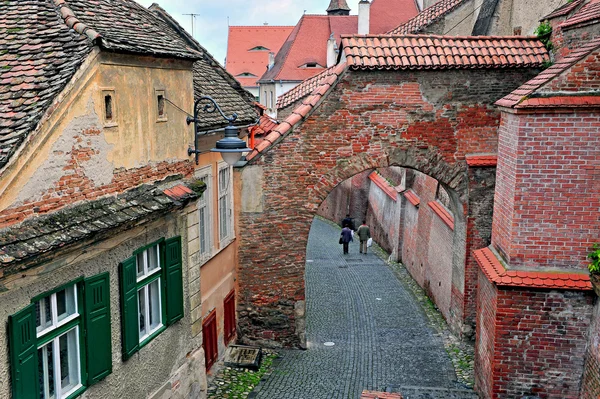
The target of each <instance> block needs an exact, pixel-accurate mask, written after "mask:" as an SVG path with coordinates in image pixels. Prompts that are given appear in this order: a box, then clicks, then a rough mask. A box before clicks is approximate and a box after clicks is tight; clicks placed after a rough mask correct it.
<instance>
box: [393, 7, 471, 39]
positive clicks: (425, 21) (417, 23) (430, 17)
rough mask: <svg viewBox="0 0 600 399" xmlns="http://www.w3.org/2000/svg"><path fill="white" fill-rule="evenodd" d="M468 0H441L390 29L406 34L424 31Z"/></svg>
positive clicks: (396, 33)
mask: <svg viewBox="0 0 600 399" xmlns="http://www.w3.org/2000/svg"><path fill="white" fill-rule="evenodd" d="M466 1H468V0H441V1H438V2H437V3H435V4H434V5H432V6H430V7H427V8H426V9H424V10H423V11H421V12H420V13H418V14H417V15H416V16H414V17H413V18H411V19H409V20H408V21H406V22H405V23H403V24H401V25H400V26H398V27H396V28H394V29H392V30H390V31H389V32H388V33H389V34H391V35H406V34H411V33H419V32H422V31H423V30H424V29H425V28H427V27H428V26H429V25H431V24H433V23H434V22H436V21H438V20H439V19H440V18H442V17H443V16H445V15H446V14H448V13H450V12H451V11H452V10H454V9H455V8H457V7H458V6H460V5H461V4H463V3H465V2H466Z"/></svg>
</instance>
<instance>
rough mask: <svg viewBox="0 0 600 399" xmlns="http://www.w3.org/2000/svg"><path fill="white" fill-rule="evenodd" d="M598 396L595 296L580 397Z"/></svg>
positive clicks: (599, 317) (599, 336) (599, 330)
mask: <svg viewBox="0 0 600 399" xmlns="http://www.w3.org/2000/svg"><path fill="white" fill-rule="evenodd" d="M599 396H600V301H598V299H597V298H596V303H595V304H594V310H593V313H592V321H591V323H590V331H589V339H588V342H587V352H586V355H585V370H584V374H583V381H582V388H581V398H582V399H597V398H598V397H599Z"/></svg>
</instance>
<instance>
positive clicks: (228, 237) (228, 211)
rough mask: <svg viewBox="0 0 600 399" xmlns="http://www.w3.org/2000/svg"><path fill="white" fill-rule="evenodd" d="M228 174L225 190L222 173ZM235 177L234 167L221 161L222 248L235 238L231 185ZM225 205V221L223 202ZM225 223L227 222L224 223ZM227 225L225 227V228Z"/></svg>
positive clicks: (219, 195)
mask: <svg viewBox="0 0 600 399" xmlns="http://www.w3.org/2000/svg"><path fill="white" fill-rule="evenodd" d="M225 170H226V171H227V172H225V175H226V176H227V179H226V186H224V190H223V188H222V187H221V173H222V172H223V171H225ZM232 179H233V167H232V166H231V165H229V164H227V163H226V162H219V167H218V174H217V189H218V201H217V204H218V217H219V246H220V248H221V249H222V248H224V247H225V246H227V245H228V244H229V243H230V242H231V241H232V240H233V239H234V238H235V233H234V225H233V196H232V193H231V191H232V190H231V185H232ZM222 201H223V204H224V205H225V210H224V213H225V221H223V214H222V209H221V206H222V205H221V204H222ZM223 223H225V224H223ZM223 227H225V229H223ZM223 230H225V234H223V233H224V232H223Z"/></svg>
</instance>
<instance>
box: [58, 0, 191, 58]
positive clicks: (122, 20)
mask: <svg viewBox="0 0 600 399" xmlns="http://www.w3.org/2000/svg"><path fill="white" fill-rule="evenodd" d="M46 1H48V0H46ZM54 3H56V5H57V6H58V8H59V10H60V12H61V14H62V16H63V18H64V19H65V22H66V23H67V24H69V23H70V20H71V19H73V18H75V19H77V20H78V21H79V23H80V24H83V25H85V26H88V27H89V28H91V29H93V30H94V31H96V32H98V34H99V35H100V38H99V40H100V41H99V44H100V46H101V47H102V48H104V49H106V50H110V51H115V52H125V53H141V54H148V55H154V56H162V57H169V58H173V57H175V58H189V59H196V58H198V57H199V56H200V55H199V54H198V52H197V51H195V50H194V49H193V48H192V47H190V46H189V45H188V43H187V42H186V41H185V40H182V38H181V37H180V36H179V35H178V34H177V33H176V32H175V31H173V29H171V27H169V26H168V25H167V24H166V23H165V22H164V21H163V20H161V19H160V18H157V17H156V15H154V14H153V13H152V12H150V11H149V10H148V9H146V8H145V7H142V6H141V5H140V4H138V3H136V2H135V1H133V0H54ZM74 29H76V30H77V25H75V26H74Z"/></svg>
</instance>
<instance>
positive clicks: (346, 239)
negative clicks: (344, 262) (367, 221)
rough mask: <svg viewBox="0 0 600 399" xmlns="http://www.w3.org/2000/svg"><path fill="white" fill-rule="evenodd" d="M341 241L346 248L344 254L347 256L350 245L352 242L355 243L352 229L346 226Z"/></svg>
mask: <svg viewBox="0 0 600 399" xmlns="http://www.w3.org/2000/svg"><path fill="white" fill-rule="evenodd" d="M340 241H341V242H342V244H343V246H344V254H347V253H348V244H349V243H350V241H354V240H353V239H352V230H351V229H350V227H348V226H346V227H344V228H343V229H342V234H341V237H340Z"/></svg>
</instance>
